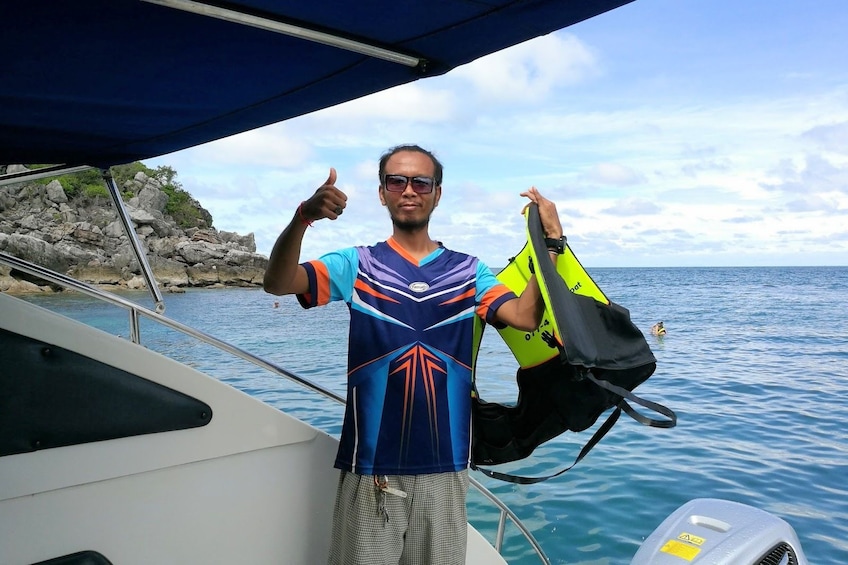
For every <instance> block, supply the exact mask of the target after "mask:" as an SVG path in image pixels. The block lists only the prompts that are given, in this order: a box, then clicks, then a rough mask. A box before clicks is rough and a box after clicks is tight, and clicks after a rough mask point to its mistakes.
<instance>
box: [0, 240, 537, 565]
mask: <svg viewBox="0 0 848 565" xmlns="http://www.w3.org/2000/svg"><path fill="white" fill-rule="evenodd" d="M0 264H3V265H7V266H9V267H12V268H13V269H17V270H20V271H22V272H25V273H27V274H29V275H32V276H35V277H38V278H40V279H43V280H45V281H47V282H48V283H50V284H54V285H58V286H61V287H62V288H66V289H71V290H75V291H77V292H80V293H82V294H85V295H86V296H89V297H92V298H95V299H97V300H100V301H102V302H106V303H109V304H112V305H114V306H116V307H119V308H123V309H125V310H126V311H127V315H128V324H129V339H130V340H131V341H132V342H133V343H137V344H139V345H140V344H141V343H142V338H141V331H140V324H139V320H140V319H141V318H146V319H149V320H152V321H153V322H155V323H158V324H161V325H163V326H165V327H168V328H170V329H172V330H175V331H178V332H180V333H183V334H185V335H188V336H190V337H192V338H194V339H197V340H198V341H200V342H202V343H205V344H208V345H210V346H212V347H215V348H216V349H219V350H221V351H225V352H227V353H229V354H231V355H233V356H235V357H238V358H239V359H242V360H244V361H247V362H249V363H252V364H253V365H256V366H258V367H261V368H263V369H265V370H267V371H270V372H271V373H273V374H276V375H278V376H281V377H285V378H286V379H289V380H291V381H293V382H296V383H298V384H300V385H302V386H304V387H306V388H308V389H310V390H312V391H313V392H316V393H318V394H320V395H322V396H324V397H326V398H329V399H331V400H334V401H336V402H339V403H342V404H344V402H345V399H344V398H343V397H342V396H340V395H338V394H336V393H334V392H332V391H330V390H327V389H325V388H324V387H322V386H320V385H318V384H316V383H313V382H312V381H310V380H308V379H305V378H303V377H300V376H298V375H296V374H294V373H292V372H290V371H287V370H286V369H283V368H282V367H279V366H277V365H275V364H274V363H271V362H269V361H266V360H265V359H262V358H261V357H259V356H257V355H254V354H252V353H250V352H248V351H245V350H243V349H241V348H239V347H236V346H235V345H232V344H230V343H227V342H226V341H223V340H221V339H218V338H216V337H214V336H212V335H209V334H207V333H205V332H202V331H200V330H198V329H196V328H193V327H191V326H188V325H186V324H183V323H181V322H178V321H176V320H173V319H171V318H168V317H166V316H165V315H163V314H161V313H158V312H156V311H154V310H150V309H148V308H145V307H143V306H140V305H139V304H136V303H134V302H132V301H129V300H126V299H124V298H122V297H120V296H118V295H116V294H113V293H111V292H107V291H105V290H102V289H99V288H96V287H93V286H90V285H88V284H86V283H83V282H81V281H79V280H77V279H74V278H72V277H69V276H67V275H63V274H60V273H57V272H55V271H52V270H50V269H46V268H44V267H41V266H39V265H36V264H34V263H30V262H29V261H24V260H22V259H19V258H17V257H15V256H13V255H9V254H8V253H4V252H2V251H0ZM159 304H160V303H159V302H157V307H158V306H159ZM469 479H470V483H471V486H473V487H474V488H475V489H476V490H477V491H479V493H480V494H482V495H483V497H485V498H486V499H487V500H488V501H489V502H490V503H492V504H493V505H494V506H495V507H497V508H498V511H499V517H498V526H497V532H496V534H495V539H494V542H493V543H492V545H493V546H494V548H495V549H496V550H497V551H498V553H501V552H502V549H503V543H504V538H505V535H506V526H507V521H510V522H512V524H513V525H514V526H515V527H516V528H517V529H518V531H519V532H520V533H521V535H522V536H523V537H524V538H525V539H526V540H527V542H528V543H529V544H530V546H531V547H532V548H533V551H534V552H535V554H536V555H537V556H538V558H539V560H540V561H541V563H544V564H545V565H550V563H551V561H550V559H548V557H547V555H546V554H545V552H544V551H543V550H542V547H541V546H540V545H539V543H538V542H537V541H536V538H535V537H534V536H533V534H532V533H531V532H530V530H528V529H527V527H526V526H525V525H524V524H523V523H522V522H521V519H520V518H519V517H518V516H517V515H516V514H515V513H514V512H513V511H512V510H510V509H509V508H508V507H507V506H506V504H505V503H504V502H503V501H502V500H500V499H499V498H498V497H497V496H495V494H494V493H492V492H491V491H490V490H489V489H487V488H486V487H485V486H484V485H483V484H482V483H480V482H479V481H477V479H475V478H474V477H469Z"/></svg>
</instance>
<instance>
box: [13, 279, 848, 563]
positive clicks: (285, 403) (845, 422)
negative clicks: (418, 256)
mask: <svg viewBox="0 0 848 565" xmlns="http://www.w3.org/2000/svg"><path fill="white" fill-rule="evenodd" d="M588 271H589V273H590V275H591V276H592V277H593V278H594V279H595V281H596V282H597V283H598V284H599V285H600V287H601V288H602V289H603V290H604V292H605V293H606V294H607V296H608V297H609V298H610V299H611V300H613V301H615V302H617V303H618V304H620V305H622V306H624V307H626V308H628V309H629V310H630V314H631V318H632V320H633V322H634V323H635V324H636V326H637V327H639V328H640V329H641V330H642V331H643V332H644V333H645V335H646V338H647V339H648V342H649V344H650V345H651V348H652V350H653V351H654V354H655V355H656V357H657V370H656V372H655V374H654V375H653V376H652V377H651V378H650V379H649V380H648V381H646V382H645V383H644V384H642V385H641V386H639V387H638V388H637V389H636V392H637V393H638V394H639V395H640V396H643V397H645V398H647V399H650V400H654V401H657V402H659V403H661V404H663V405H665V406H668V407H670V408H672V409H673V410H674V411H675V412H676V413H677V415H678V425H677V427H675V428H672V429H657V428H648V427H645V426H642V425H640V424H638V423H637V422H635V421H633V420H631V419H629V418H628V417H626V416H622V418H621V419H620V420H619V422H618V424H616V426H615V427H614V428H613V430H612V431H611V432H610V433H609V434H608V435H607V437H605V438H604V439H603V441H602V442H601V443H600V444H599V445H598V446H596V447H595V448H594V449H593V450H592V451H591V453H590V454H589V455H588V456H587V457H586V458H585V459H584V460H583V461H581V462H580V463H579V464H578V465H577V466H576V467H575V468H573V469H572V470H570V471H568V472H567V473H565V474H563V475H560V476H559V477H556V478H554V479H551V480H549V481H546V482H542V483H538V484H535V485H514V484H511V483H504V482H501V481H497V480H494V479H489V478H488V477H485V476H483V475H482V474H480V473H474V474H473V476H475V477H476V478H477V479H478V480H480V481H481V482H482V483H483V484H485V485H486V486H487V487H488V488H489V489H490V490H492V491H493V492H494V493H495V494H497V495H498V496H499V497H500V498H501V499H503V500H504V501H505V502H506V503H507V504H508V505H509V506H510V508H511V509H512V510H513V511H514V512H515V513H516V514H517V515H518V516H519V518H521V519H522V520H523V521H524V523H525V524H526V525H527V526H528V528H529V529H530V530H531V531H532V533H533V535H534V536H535V537H536V539H537V540H538V541H539V542H540V544H541V545H542V547H543V548H544V549H545V551H546V553H547V554H548V556H549V557H550V558H551V561H552V562H553V563H555V564H566V563H567V564H573V565H578V564H579V565H613V564H626V563H628V562H629V560H630V559H631V558H632V556H633V554H634V553H635V552H636V550H637V548H638V546H639V545H640V543H641V542H642V541H643V540H644V539H645V538H646V537H647V536H648V535H649V534H650V533H651V531H653V529H654V528H656V527H657V526H658V525H659V524H660V522H662V520H663V519H664V518H665V517H666V516H668V515H669V514H670V513H672V512H673V511H674V510H675V509H676V508H678V507H679V506H680V505H682V504H684V503H685V502H687V501H688V500H690V499H693V498H721V499H727V500H732V501H736V502H741V503H744V504H748V505H751V506H755V507H757V508H760V509H762V510H765V511H767V512H770V513H772V514H774V515H776V516H779V517H780V518H783V519H784V520H786V521H787V522H788V523H789V524H790V525H791V526H792V527H793V528H794V529H795V531H796V532H797V534H798V536H799V538H800V539H801V544H802V547H803V549H804V551H805V553H806V555H807V558H808V559H809V560H810V562H811V563H812V564H814V565H844V564H846V563H848V485H847V484H846V477H848V306H846V304H845V300H846V297H848V268H846V267H809V268H784V267H775V268H760V267H757V268H673V269H659V268H657V269H630V268H628V269H588ZM128 296H129V297H131V299H132V300H134V301H137V302H139V303H141V304H142V305H145V306H148V307H150V305H151V304H150V298H149V296H148V295H147V294H145V293H130V294H129V295H128ZM29 300H32V301H34V302H37V303H40V304H43V305H46V306H50V307H52V308H54V309H58V310H60V311H63V312H64V313H66V314H68V315H70V316H72V317H75V318H78V319H85V320H86V321H87V322H89V323H93V324H94V325H97V326H98V327H102V328H103V329H105V330H106V331H110V332H112V333H116V334H123V335H126V334H127V319H126V315H124V314H115V313H114V312H113V311H112V310H106V309H104V307H101V306H94V307H93V305H92V301H91V299H88V298H85V297H82V296H80V295H78V294H69V293H66V294H60V295H51V296H38V297H30V298H29ZM165 303H166V306H167V310H166V315H167V316H169V317H171V318H174V319H176V320H178V321H182V322H184V323H186V324H189V325H193V326H196V327H198V328H200V329H201V330H203V331H205V332H207V333H210V334H212V335H213V336H215V337H218V338H221V339H224V340H226V341H229V342H230V343H232V344H233V345H236V346H238V347H240V348H242V349H245V350H249V351H251V352H254V353H257V354H259V355H260V356H261V357H264V358H266V359H267V360H269V361H271V362H273V363H274V364H276V365H279V366H281V367H283V368H285V369H287V370H289V371H291V372H292V373H295V374H296V375H298V376H300V377H303V378H305V379H308V380H310V381H313V382H315V383H317V384H319V385H321V386H323V387H325V388H327V389H329V390H331V391H333V392H335V393H336V394H339V395H344V390H345V388H344V387H345V382H344V381H345V377H344V374H345V352H346V349H347V321H348V312H347V309H346V307H345V306H344V305H343V304H331V305H329V306H327V307H325V308H318V309H314V310H309V311H305V310H303V309H301V308H300V306H298V305H297V303H296V301H295V300H294V298H292V297H282V298H277V297H273V296H270V295H267V294H265V293H264V292H262V291H261V290H248V289H222V290H189V291H187V292H186V293H185V294H173V295H170V294H169V295H166V297H165ZM275 303H277V304H276V305H275ZM107 312H111V313H107ZM660 320H662V321H663V322H664V323H665V327H666V328H667V329H668V333H667V335H665V336H664V337H656V336H652V335H650V330H649V328H650V327H651V325H653V324H654V323H656V322H657V321H660ZM141 333H142V341H143V343H144V344H145V345H146V346H148V347H151V348H154V349H160V350H163V351H166V352H168V353H169V354H172V355H175V356H177V357H178V358H181V359H183V360H185V361H186V362H189V363H191V364H192V365H194V366H197V367H198V368H200V369H202V370H206V371H208V372H210V373H211V374H212V375H214V376H216V377H217V378H220V379H221V380H224V381H227V382H229V383H230V384H232V385H233V386H235V387H237V388H240V389H242V390H244V391H246V392H248V393H249V394H251V395H254V396H256V397H258V398H260V399H262V400H263V401H265V402H268V403H269V404H271V405H273V406H276V407H278V408H280V409H281V410H287V411H289V412H291V413H293V414H294V415H296V416H298V417H300V418H302V419H304V420H306V421H309V422H310V423H312V424H313V425H315V426H317V427H319V428H321V429H324V430H326V431H327V432H329V433H332V434H338V433H339V431H340V428H341V417H342V407H341V406H340V405H338V404H336V403H334V402H332V401H329V400H327V399H323V398H320V397H317V396H316V395H314V394H313V393H308V392H304V391H303V390H301V388H300V387H299V386H297V385H293V384H292V383H290V382H289V381H287V380H286V379H283V378H281V377H277V376H273V375H271V374H269V373H266V372H264V371H262V370H259V369H256V368H253V367H251V366H247V365H244V364H241V363H240V362H234V361H231V360H227V359H225V358H223V357H222V356H221V354H220V353H219V352H216V351H215V350H213V349H211V348H208V347H206V346H203V345H198V344H196V343H193V342H191V341H190V340H187V339H184V338H182V337H180V336H175V335H172V334H171V333H169V332H167V331H163V330H161V329H159V328H158V327H157V326H155V325H153V324H150V323H147V322H144V321H143V322H142V328H141ZM481 347H482V349H481V355H480V357H479V361H478V385H479V388H480V391H481V395H482V396H483V397H484V398H485V399H486V400H488V401H497V402H504V403H509V402H514V401H515V400H516V396H517V389H516V387H515V371H516V368H517V364H516V363H515V360H514V359H513V357H512V355H511V353H510V352H509V350H508V349H507V348H506V346H505V345H504V343H503V342H502V341H501V340H500V337H499V336H498V334H497V332H496V331H493V330H491V329H490V330H489V331H487V332H486V335H485V336H484V339H483V344H482V346H481ZM604 417H605V416H602V419H603V418H604ZM591 432H592V430H589V431H587V432H583V433H580V434H574V433H571V432H569V433H566V434H564V435H562V436H560V437H558V438H555V439H553V440H551V441H549V442H548V443H546V444H544V445H543V446H541V447H540V448H539V449H537V450H536V452H534V453H533V454H532V455H531V456H530V457H529V458H527V459H526V460H523V461H520V462H517V463H513V464H510V465H504V466H501V467H500V468H498V469H497V470H501V471H507V472H511V473H517V474H525V475H531V476H535V475H547V474H550V473H553V472H555V471H558V470H560V469H561V468H563V467H565V466H567V465H569V464H571V463H572V462H573V461H574V458H575V457H576V455H577V453H578V452H579V449H580V447H582V445H583V444H584V443H585V442H586V440H587V439H588V438H589V437H590V436H591ZM468 507H469V519H470V521H471V522H472V523H473V524H474V525H475V526H476V527H477V528H478V529H480V530H481V531H482V532H483V533H484V535H486V536H487V537H488V538H489V539H490V540H491V539H493V536H494V532H495V531H496V528H497V523H496V519H497V515H496V514H493V513H492V507H491V506H490V505H489V504H488V503H487V502H486V501H485V500H484V499H483V498H482V497H481V496H479V495H475V494H474V493H473V492H472V493H471V494H470V495H469V501H468ZM506 533H507V539H506V544H505V550H504V555H505V557H506V558H507V560H508V561H509V562H510V563H513V564H521V565H525V564H526V565H530V564H535V563H538V562H539V561H538V558H537V557H536V556H535V554H534V553H533V552H532V550H531V549H530V548H529V547H528V546H527V545H526V544H523V543H520V542H519V541H518V539H519V538H518V534H517V532H516V531H515V529H514V528H511V527H508V528H507V532H506Z"/></svg>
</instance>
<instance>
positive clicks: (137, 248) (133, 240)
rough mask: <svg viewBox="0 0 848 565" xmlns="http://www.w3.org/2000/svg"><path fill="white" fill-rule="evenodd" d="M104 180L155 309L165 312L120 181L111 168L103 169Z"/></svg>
mask: <svg viewBox="0 0 848 565" xmlns="http://www.w3.org/2000/svg"><path fill="white" fill-rule="evenodd" d="M101 172H102V174H103V180H104V181H106V188H108V189H109V195H110V196H111V197H112V203H113V204H114V205H115V210H116V211H117V212H118V218H119V219H120V220H121V223H122V224H123V225H124V232H125V233H126V234H127V239H128V240H129V242H130V247H132V251H133V254H134V255H135V258H136V260H137V261H138V266H139V269H141V274H142V276H143V277H144V282H145V283H147V289H148V290H149V291H150V295H151V296H152V297H153V302H154V303H155V308H154V309H155V310H156V312H157V313H158V314H162V313H164V312H165V302H164V300H163V299H162V293H161V292H160V291H159V285H158V284H157V283H156V278H155V277H154V276H153V269H151V268H150V263H149V262H148V261H147V255H146V254H145V253H144V251H143V250H142V249H141V242H139V240H138V234H137V233H136V232H135V229H134V228H133V225H132V220H130V215H129V213H128V212H127V208H126V207H125V206H124V199H123V198H121V193H120V192H119V191H118V183H116V182H115V179H114V178H113V177H112V173H111V172H110V171H109V169H102V171H101Z"/></svg>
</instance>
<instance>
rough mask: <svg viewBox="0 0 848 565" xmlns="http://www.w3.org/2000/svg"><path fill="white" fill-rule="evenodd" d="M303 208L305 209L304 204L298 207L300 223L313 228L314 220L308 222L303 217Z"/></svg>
mask: <svg viewBox="0 0 848 565" xmlns="http://www.w3.org/2000/svg"><path fill="white" fill-rule="evenodd" d="M304 202H305V201H304ZM301 208H303V202H301V203H300V204H298V205H297V217H298V218H300V223H301V224H303V225H305V226H311V225H312V222H313V221H314V220H307V219H306V217H305V216H304V215H303V210H301Z"/></svg>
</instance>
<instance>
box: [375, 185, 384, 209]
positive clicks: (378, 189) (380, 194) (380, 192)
mask: <svg viewBox="0 0 848 565" xmlns="http://www.w3.org/2000/svg"><path fill="white" fill-rule="evenodd" d="M377 196H379V197H380V204H382V205H383V206H385V205H386V199H385V197H384V196H383V187H382V186H378V187H377Z"/></svg>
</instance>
